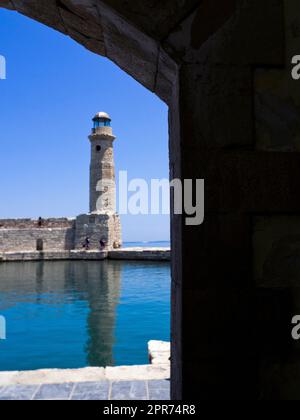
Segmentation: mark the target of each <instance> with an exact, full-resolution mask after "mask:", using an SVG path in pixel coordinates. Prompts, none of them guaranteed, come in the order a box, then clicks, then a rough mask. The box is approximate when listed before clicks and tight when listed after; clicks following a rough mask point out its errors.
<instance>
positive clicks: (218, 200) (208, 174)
mask: <svg viewBox="0 0 300 420" xmlns="http://www.w3.org/2000/svg"><path fill="white" fill-rule="evenodd" d="M298 3H299V2H298V1H296V0H284V1H283V0H265V1H261V0H236V1H233V0H223V1H222V2H220V1H217V0H202V1H201V0H198V1H195V2H194V1H184V0H183V1H171V0H170V1H169V0H168V1H166V2H159V1H150V0H143V1H140V2H130V4H129V2H126V1H123V0H105V1H100V0H99V1H97V0H88V1H87V0H86V1H84V0H60V1H59V2H56V1H54V0H52V1H51V0H47V1H46V0H43V1H37V0H36V1H35V0H14V1H13V2H9V1H7V0H5V1H3V0H0V5H2V6H4V7H8V8H11V9H17V10H19V11H20V12H21V13H24V14H26V15H27V16H31V17H33V18H34V19H36V20H39V21H41V22H44V23H46V24H48V25H49V26H52V27H54V28H56V29H58V30H60V31H62V32H64V33H66V34H68V35H70V36H71V37H73V38H74V39H76V40H77V41H78V42H80V43H82V44H83V45H85V46H86V47H87V48H89V49H90V50H92V51H94V52H97V53H99V54H101V55H106V56H108V57H109V58H110V59H111V60H113V61H114V62H115V63H117V64H118V65H119V66H120V67H121V68H122V69H124V70H125V71H126V72H127V73H129V74H130V75H132V76H133V77H134V78H136V79H137V80H138V81H139V82H140V83H142V84H143V85H144V86H146V87H147V88H148V89H150V90H152V91H153V92H155V93H156V94H157V95H158V96H160V97H161V98H163V99H164V100H165V101H166V102H167V103H168V104H169V106H170V117H169V121H170V173H171V177H173V176H175V177H181V178H187V179H190V178H205V181H206V202H207V206H206V218H205V223H204V224H203V225H202V226H199V227H188V226H185V224H184V218H183V217H180V216H174V215H173V216H172V252H173V258H172V397H173V398H174V399H180V398H182V397H183V398H184V399H193V398H195V399H197V400H199V399H200V400H212V399H213V400H214V399H237V400H238V399H241V400H245V399H246V400H254V399H280V398H284V397H290V398H295V397H296V399H299V398H300V391H299V390H300V386H299V384H300V369H299V362H298V356H297V357H295V356H296V355H295V352H294V350H293V346H289V339H286V338H285V339H282V337H286V335H285V334H286V330H287V328H290V319H289V320H288V318H289V317H290V313H291V308H297V304H296V305H295V306H293V305H292V304H291V301H292V302H298V301H299V298H298V294H297V291H296V290H295V288H294V287H292V286H291V285H287V287H285V288H284V290H282V288H274V287H273V284H274V282H275V283H276V281H275V280H276V279H278V278H279V280H280V282H281V281H283V278H281V275H279V274H278V271H277V269H278V264H279V263H280V261H281V262H283V266H282V267H281V268H280V270H279V273H282V272H284V270H285V268H286V267H287V266H286V261H287V259H288V258H291V261H297V259H295V258H296V257H295V253H297V251H296V250H297V247H298V245H297V241H296V243H295V238H294V235H290V234H289V232H290V231H291V230H292V227H291V226H290V223H293V220H294V222H295V231H296V232H297V229H298V222H297V219H293V218H291V217H290V215H291V213H293V214H294V215H295V216H299V214H300V200H299V191H300V177H299V157H298V156H297V153H295V152H296V151H298V143H299V142H298V137H299V112H298V107H299V106H298V98H299V95H298V92H297V91H298V90H299V86H300V85H299V82H296V81H291V80H290V78H289V76H288V71H287V69H286V68H285V66H286V65H287V63H290V60H291V57H290V55H291V54H298V53H299V52H298V51H296V50H297V48H298V41H297V39H298V38H299V4H298ZM154 11H155V12H154ZM284 16H286V18H285V17H284ZM86 23H88V25H86ZM295 49H296V50H295ZM285 51H286V54H287V57H285ZM253 75H254V76H253ZM287 78H289V79H287ZM253 79H254V83H253ZM254 87H255V88H254ZM251 104H252V106H251ZM277 116H279V118H277ZM285 140H286V142H285ZM267 151H268V153H267ZM278 151H280V153H278ZM282 152H289V153H282ZM283 155H285V156H283ZM258 214H263V215H265V216H266V217H270V218H271V219H270V221H268V222H266V226H268V223H269V225H270V226H271V227H264V228H263V230H264V233H262V235H261V238H260V239H259V241H258V242H257V241H254V243H253V232H255V237H256V238H257V232H256V230H255V220H256V219H255V218H256V217H257V215H258ZM275 215H276V216H280V217H283V218H282V219H281V221H280V222H278V221H274V220H273V219H272V218H273V217H274V216H275ZM284 217H285V218H286V219H284ZM286 220H289V221H288V222H287V223H286ZM281 224H282V225H281ZM279 225H281V227H280V228H279V227H278V226H279ZM276 232H278V235H279V236H280V235H282V236H283V238H284V240H280V239H277V238H276ZM268 235H270V239H266V238H265V236H268ZM273 240H274V241H275V242H274V243H275V248H274V249H273V250H272V251H268V252H269V258H267V262H266V267H265V269H264V272H265V273H266V274H267V280H268V281H267V284H268V285H269V287H260V283H259V282H256V281H255V276H254V272H255V270H254V267H256V258H257V256H258V255H261V246H260V245H259V242H260V241H263V243H265V244H270V243H272V241H273ZM288 241H291V245H288ZM293 244H294V245H293ZM254 245H255V246H258V247H259V248H258V249H254V248H253V247H254ZM294 246H295V248H294ZM268 250H269V248H268ZM291 250H292V255H291V257H289V256H288V252H290V251H291ZM275 255H276V257H277V261H278V264H277V266H275V265H274V267H277V269H276V270H275V268H274V269H273V270H272V269H270V264H269V262H268V261H274V256H275ZM284 256H286V257H284ZM261 258H263V256H262V257H261ZM271 267H272V264H271ZM296 267H297V264H296V266H295V269H296ZM293 276H294V277H293V278H294V279H295V278H297V276H298V274H297V273H296V272H294V273H293ZM264 281H265V280H264ZM274 319H275V322H274ZM270 325H271V326H273V327H272V328H271V327H270ZM283 326H284V328H283ZM278 329H279V330H280V331H281V330H282V331H281V332H280V333H279V334H278ZM287 377H289V378H290V380H289V381H287V379H286V378H287ZM195 384H197V386H196V387H195Z"/></svg>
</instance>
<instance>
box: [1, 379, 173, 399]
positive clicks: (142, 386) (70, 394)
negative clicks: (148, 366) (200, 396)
mask: <svg viewBox="0 0 300 420" xmlns="http://www.w3.org/2000/svg"><path fill="white" fill-rule="evenodd" d="M0 400H86V401H88V400H94V401H95V400H126V401H129V400H170V381H168V380H151V381H99V382H79V383H63V384H50V385H10V386H4V387H0Z"/></svg>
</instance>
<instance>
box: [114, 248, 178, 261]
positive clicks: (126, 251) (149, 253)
mask: <svg viewBox="0 0 300 420" xmlns="http://www.w3.org/2000/svg"><path fill="white" fill-rule="evenodd" d="M108 257H109V258H110V259H112V260H136V261H137V260H144V261H147V260H148V261H170V259H171V251H170V250H169V249H167V248H148V249H147V248H121V249H115V250H114V251H109V253H108Z"/></svg>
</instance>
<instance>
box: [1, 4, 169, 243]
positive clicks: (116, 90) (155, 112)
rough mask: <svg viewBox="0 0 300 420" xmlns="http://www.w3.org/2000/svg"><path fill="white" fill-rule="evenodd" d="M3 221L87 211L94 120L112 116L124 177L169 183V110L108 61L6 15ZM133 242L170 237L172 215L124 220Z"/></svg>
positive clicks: (3, 21)
mask: <svg viewBox="0 0 300 420" xmlns="http://www.w3.org/2000/svg"><path fill="white" fill-rule="evenodd" d="M0 55H3V56H5V57H6V60H7V80H5V81H3V80H0V98H1V101H0V168H1V184H0V185H1V189H0V203H1V205H0V218H9V217H12V218H15V217H39V216H42V217H49V216H53V217H59V216H76V215H78V214H81V213H86V212H88V185H89V179H88V177H89V158H90V156H89V152H90V149H89V143H88V140H87V136H88V134H89V133H90V130H91V125H92V122H91V118H92V116H93V115H94V114H95V113H96V112H98V111H106V112H108V113H109V114H110V115H111V117H112V119H113V122H112V124H113V129H114V132H115V134H116V135H117V137H118V139H117V141H116V142H115V159H116V167H117V171H119V170H128V173H129V177H130V178H145V179H146V180H150V179H151V178H168V174H169V169H168V119H167V113H168V110H167V106H166V105H165V104H164V103H163V102H162V101H160V100H159V99H158V98H157V97H156V96H155V95H154V94H152V93H151V92H149V91H147V90H146V89H145V88H144V87H142V86H141V85H140V84H138V83H137V82H136V81H135V80H134V79H132V78H131V77H130V76H128V75H127V74H126V73H124V72H123V71H122V70H120V69H119V68H118V67H117V66H116V65H114V64H113V63H112V62H110V61H109V60H107V59H105V58H103V57H100V56H97V55H95V54H93V53H91V52H89V51H87V50H85V49H84V48H83V47H82V46H81V45H78V44H77V43H75V42H74V41H73V40H71V39H70V38H68V37H66V36H64V35H62V34H60V33H58V32H56V31H54V30H52V29H50V28H47V27H46V26H43V25H41V24H39V23H37V22H35V21H32V20H30V19H28V18H25V17H24V16H21V15H19V14H17V13H14V12H9V11H4V10H2V9H1V10H0ZM122 223H123V237H124V240H125V241H139V240H142V241H154V240H168V239H169V217H168V216H123V217H122Z"/></svg>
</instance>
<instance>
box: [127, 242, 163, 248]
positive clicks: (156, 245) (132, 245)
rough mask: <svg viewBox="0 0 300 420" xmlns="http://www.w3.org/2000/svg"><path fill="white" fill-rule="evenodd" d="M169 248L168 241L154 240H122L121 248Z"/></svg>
mask: <svg viewBox="0 0 300 420" xmlns="http://www.w3.org/2000/svg"><path fill="white" fill-rule="evenodd" d="M136 247H144V248H170V247H171V242H170V241H156V242H151V241H150V242H124V244H123V248H136Z"/></svg>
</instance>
